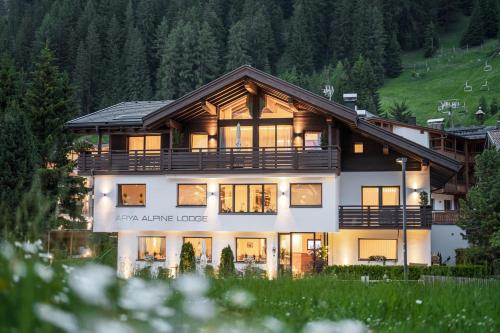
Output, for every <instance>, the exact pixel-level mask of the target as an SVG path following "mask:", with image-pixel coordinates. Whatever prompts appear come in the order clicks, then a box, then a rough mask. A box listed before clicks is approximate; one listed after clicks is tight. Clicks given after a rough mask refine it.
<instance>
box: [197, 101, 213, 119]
mask: <svg viewBox="0 0 500 333" xmlns="http://www.w3.org/2000/svg"><path fill="white" fill-rule="evenodd" d="M201 108H202V109H203V110H205V112H207V113H208V114H209V115H212V116H216V115H217V107H216V106H215V105H213V104H212V103H210V102H209V101H203V102H201Z"/></svg>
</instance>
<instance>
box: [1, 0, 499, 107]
mask: <svg viewBox="0 0 500 333" xmlns="http://www.w3.org/2000/svg"><path fill="white" fill-rule="evenodd" d="M463 15H466V16H470V17H471V19H470V21H471V26H470V27H468V28H467V29H466V31H465V32H464V35H463V36H462V44H463V45H468V44H470V45H471V46H472V45H475V44H477V41H478V40H479V41H480V42H479V44H480V43H481V42H482V40H483V39H485V38H491V37H494V36H496V34H497V30H498V28H497V27H498V0H439V1H434V0H420V1H414V0H378V1H373V0H246V1H244V0H135V1H134V0H0V50H2V51H7V53H9V54H10V56H12V58H13V59H14V60H15V62H16V66H17V67H18V69H21V70H23V71H25V72H29V71H31V70H32V68H33V62H34V59H36V56H37V55H38V54H39V53H40V50H41V49H42V48H43V47H44V46H45V45H47V46H48V47H49V48H50V49H51V50H53V51H54V52H55V55H56V57H57V59H58V63H59V65H60V67H61V68H62V69H64V70H66V71H67V72H68V73H69V76H70V79H71V82H72V83H73V84H74V86H75V87H76V98H77V101H78V102H79V104H80V110H81V112H82V113H88V112H92V111H94V110H96V109H98V108H101V107H104V106H107V105H110V104H113V103H116V102H119V101H124V100H144V99H171V98H177V97H179V96H181V95H183V94H184V93H186V92H188V91H191V90H192V89H194V88H197V87H199V86H201V85H203V84H204V83H206V82H208V81H210V80H212V79H214V78H215V77H217V76H219V75H221V74H223V73H225V72H227V71H229V70H231V69H234V68H236V67H238V66H240V65H242V64H251V65H252V66H254V67H256V68H259V69H262V70H265V71H267V72H270V73H272V74H274V75H278V76H280V77H282V78H284V79H286V80H288V81H291V82H292V83H295V84H298V85H301V86H303V87H305V88H307V89H309V90H311V91H314V92H317V93H320V92H321V90H322V88H323V86H324V85H325V84H331V85H333V86H334V88H335V90H336V93H335V95H334V97H333V98H335V99H337V100H338V99H339V97H340V96H341V94H342V92H343V91H346V90H349V91H356V92H358V95H359V104H360V105H361V107H365V108H367V109H369V110H370V111H372V112H379V111H381V104H380V101H379V96H378V90H379V88H381V87H382V86H383V85H384V82H385V81H386V80H387V78H393V77H398V76H399V75H400V74H401V72H402V59H401V57H402V56H401V55H402V53H404V52H408V51H413V50H418V49H422V48H425V50H426V52H425V54H426V56H432V55H434V54H435V52H436V50H437V49H438V48H439V37H438V32H440V31H447V30H449V29H452V27H453V24H454V23H455V22H456V21H457V19H458V18H460V17H462V16H463ZM474 22H475V23H474ZM478 22H479V23H478ZM472 23H474V24H473V25H472ZM493 26H494V27H495V28H493ZM464 43H465V44H464Z"/></svg>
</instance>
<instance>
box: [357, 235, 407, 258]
mask: <svg viewBox="0 0 500 333" xmlns="http://www.w3.org/2000/svg"><path fill="white" fill-rule="evenodd" d="M358 244H359V249H358V250H359V254H358V257H359V260H370V257H372V258H373V257H385V259H386V260H397V259H398V241H397V240H396V239H364V238H359V239H358Z"/></svg>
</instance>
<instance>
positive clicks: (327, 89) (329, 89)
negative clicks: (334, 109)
mask: <svg viewBox="0 0 500 333" xmlns="http://www.w3.org/2000/svg"><path fill="white" fill-rule="evenodd" d="M334 92H335V89H334V88H333V86H331V85H329V84H327V85H326V86H325V88H323V94H324V95H325V96H326V97H328V99H329V100H330V101H331V100H332V96H333V93H334Z"/></svg>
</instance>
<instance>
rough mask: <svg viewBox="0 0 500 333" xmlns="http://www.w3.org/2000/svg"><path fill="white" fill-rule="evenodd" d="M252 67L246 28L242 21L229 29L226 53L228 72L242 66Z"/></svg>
mask: <svg viewBox="0 0 500 333" xmlns="http://www.w3.org/2000/svg"><path fill="white" fill-rule="evenodd" d="M247 64H248V65H252V58H251V57H250V50H249V47H248V41H247V31H246V26H245V24H244V23H243V22H242V21H239V22H237V23H235V24H234V25H233V26H232V27H231V29H229V37H228V42H227V53H226V71H231V70H233V69H235V68H237V67H239V66H242V65H247Z"/></svg>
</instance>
